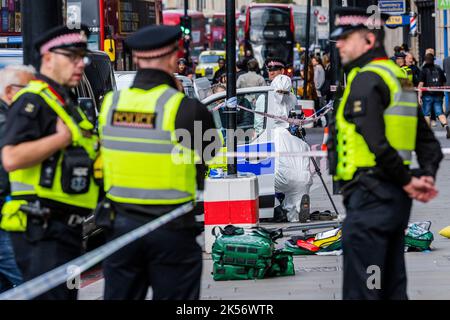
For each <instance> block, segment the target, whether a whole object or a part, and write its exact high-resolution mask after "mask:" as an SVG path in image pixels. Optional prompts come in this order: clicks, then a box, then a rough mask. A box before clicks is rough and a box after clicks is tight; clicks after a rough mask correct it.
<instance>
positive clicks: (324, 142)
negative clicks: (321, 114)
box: [322, 127, 329, 151]
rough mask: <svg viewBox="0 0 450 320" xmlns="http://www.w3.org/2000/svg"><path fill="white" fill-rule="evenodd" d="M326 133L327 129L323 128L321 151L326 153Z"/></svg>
mask: <svg viewBox="0 0 450 320" xmlns="http://www.w3.org/2000/svg"><path fill="white" fill-rule="evenodd" d="M328 132H329V131H328V127H325V128H324V129H323V141H322V151H327V142H328Z"/></svg>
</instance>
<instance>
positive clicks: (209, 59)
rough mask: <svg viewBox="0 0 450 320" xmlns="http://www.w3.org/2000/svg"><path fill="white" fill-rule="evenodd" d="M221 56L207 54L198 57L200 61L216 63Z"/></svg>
mask: <svg viewBox="0 0 450 320" xmlns="http://www.w3.org/2000/svg"><path fill="white" fill-rule="evenodd" d="M220 58H222V56H219V55H207V56H201V57H200V63H217V62H218V61H219V59H220Z"/></svg>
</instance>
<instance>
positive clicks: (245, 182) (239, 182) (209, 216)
mask: <svg viewBox="0 0 450 320" xmlns="http://www.w3.org/2000/svg"><path fill="white" fill-rule="evenodd" d="M203 201H204V202H203V203H204V208H205V251H206V252H207V253H211V249H212V245H213V243H214V240H215V236H214V235H213V234H212V230H213V229H214V227H217V226H218V227H222V228H223V227H225V226H227V225H229V224H232V225H234V226H238V227H242V228H250V227H255V226H257V225H258V223H259V189H258V178H257V177H256V175H254V174H251V173H246V174H245V175H239V176H238V177H237V178H222V179H209V178H208V179H206V181H205V192H204V199H203Z"/></svg>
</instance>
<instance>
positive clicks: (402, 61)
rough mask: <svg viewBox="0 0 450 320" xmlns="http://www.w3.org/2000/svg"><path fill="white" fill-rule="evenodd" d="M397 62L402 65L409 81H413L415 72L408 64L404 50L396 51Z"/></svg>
mask: <svg viewBox="0 0 450 320" xmlns="http://www.w3.org/2000/svg"><path fill="white" fill-rule="evenodd" d="M395 63H396V64H397V65H398V66H399V67H400V69H402V70H403V72H404V73H405V75H406V78H407V79H408V80H409V81H411V82H412V81H413V72H412V70H411V68H410V67H408V66H407V65H406V54H404V53H403V52H396V53H395Z"/></svg>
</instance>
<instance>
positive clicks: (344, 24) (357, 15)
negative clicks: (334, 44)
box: [330, 7, 389, 39]
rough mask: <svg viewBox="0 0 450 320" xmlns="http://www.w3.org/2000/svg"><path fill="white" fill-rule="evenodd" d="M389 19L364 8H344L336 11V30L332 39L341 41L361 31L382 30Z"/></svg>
mask: <svg viewBox="0 0 450 320" xmlns="http://www.w3.org/2000/svg"><path fill="white" fill-rule="evenodd" d="M388 19H389V15H387V14H385V13H380V12H379V11H378V12H373V11H371V10H367V9H364V8H355V7H344V8H338V9H336V11H335V20H334V25H335V27H336V29H335V30H334V31H333V33H332V34H331V35H330V38H331V39H339V38H341V37H344V36H346V35H348V34H349V33H351V32H353V31H356V30H360V29H382V28H383V27H384V25H385V24H386V21H387V20H388Z"/></svg>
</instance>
